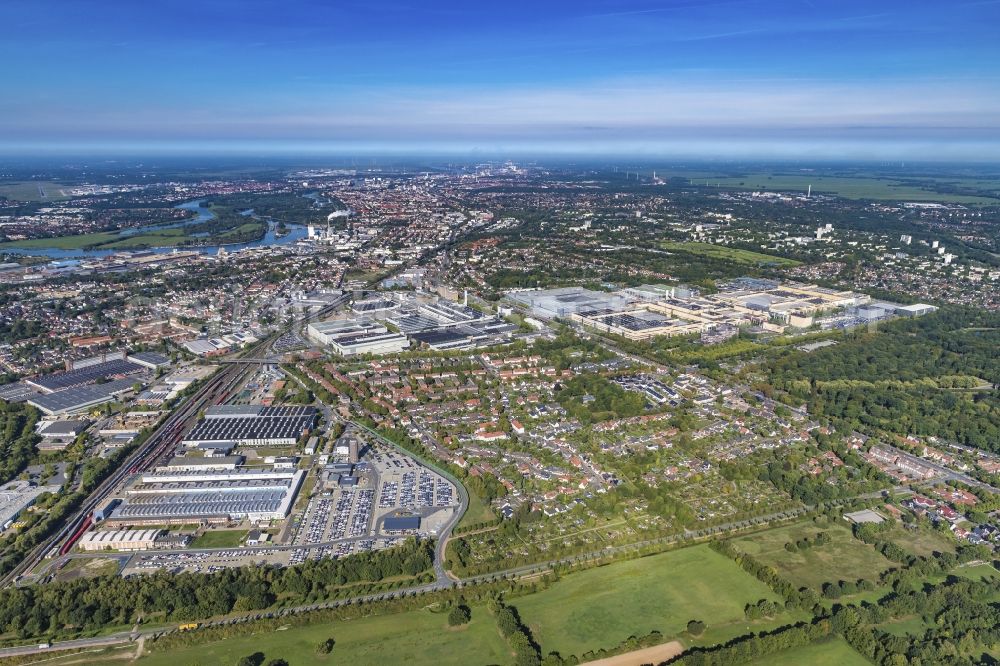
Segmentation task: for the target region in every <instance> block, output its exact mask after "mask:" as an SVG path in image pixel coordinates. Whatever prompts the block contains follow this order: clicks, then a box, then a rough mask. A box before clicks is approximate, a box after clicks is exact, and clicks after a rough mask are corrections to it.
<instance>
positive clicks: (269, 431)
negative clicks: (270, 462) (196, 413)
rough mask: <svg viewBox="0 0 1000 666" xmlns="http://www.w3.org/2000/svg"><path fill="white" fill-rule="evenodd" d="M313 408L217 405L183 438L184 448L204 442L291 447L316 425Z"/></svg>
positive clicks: (315, 414) (203, 443) (207, 411)
mask: <svg viewBox="0 0 1000 666" xmlns="http://www.w3.org/2000/svg"><path fill="white" fill-rule="evenodd" d="M316 416H317V412H316V408H315V407H299V406H292V407H266V406H264V405H217V406H215V407H210V408H208V410H206V412H205V418H204V419H202V420H201V421H199V422H198V423H197V424H195V426H194V428H192V429H191V431H190V432H189V433H188V434H187V435H186V436H185V437H184V439H183V443H184V445H185V446H188V447H197V446H202V445H205V444H228V443H231V444H233V445H235V446H294V445H295V443H296V442H297V441H298V439H299V438H300V437H302V436H303V435H306V434H308V433H309V431H310V430H311V429H312V428H313V427H314V426H315V425H316Z"/></svg>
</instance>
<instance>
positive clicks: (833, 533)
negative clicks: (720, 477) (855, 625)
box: [734, 522, 892, 590]
mask: <svg viewBox="0 0 1000 666" xmlns="http://www.w3.org/2000/svg"><path fill="white" fill-rule="evenodd" d="M820 531H825V532H828V533H829V534H830V537H831V538H832V541H831V543H829V544H827V545H825V546H814V547H813V548H810V549H808V550H805V551H799V552H795V553H790V552H788V551H787V550H785V544H786V543H787V542H789V541H798V540H799V539H802V538H803V537H809V538H813V537H815V536H816V534H817V533H818V532H820ZM734 544H735V546H736V547H737V548H738V549H739V550H741V551H743V552H744V553H747V554H748V555H752V556H754V557H755V558H757V559H758V560H759V561H761V562H763V563H765V564H769V565H771V566H773V567H774V568H775V569H777V571H778V573H779V574H780V575H781V576H782V577H783V578H785V579H786V580H788V581H789V582H790V583H792V584H793V585H795V586H796V587H800V586H806V587H811V588H813V589H816V590H819V589H820V588H821V587H822V584H823V583H826V582H833V581H838V580H857V579H858V578H867V579H869V580H875V579H876V578H877V576H878V575H879V574H880V573H882V572H883V571H885V570H886V569H889V568H891V567H892V562H890V561H889V560H887V559H886V558H884V557H882V555H881V554H880V553H878V552H877V551H876V550H875V548H874V547H873V546H869V545H867V544H864V543H862V542H860V541H858V540H857V539H855V538H854V537H853V536H851V532H850V530H849V529H847V527H845V526H843V525H841V524H840V523H835V524H832V525H830V526H827V527H822V526H817V525H814V524H813V523H811V522H802V523H796V524H795V525H789V526H787V527H779V528H777V529H773V530H767V531H765V532H758V533H756V534H752V535H749V536H746V537H743V538H740V539H737V540H736V541H735V542H734Z"/></svg>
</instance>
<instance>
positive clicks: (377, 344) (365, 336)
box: [330, 330, 410, 356]
mask: <svg viewBox="0 0 1000 666" xmlns="http://www.w3.org/2000/svg"><path fill="white" fill-rule="evenodd" d="M409 346H410V341H409V339H407V337H406V336H405V335H403V334H402V333H390V332H388V330H386V332H385V333H362V334H359V335H351V336H347V337H343V338H337V339H336V340H334V341H333V342H331V343H330V347H332V348H333V351H334V352H336V353H337V354H340V355H341V356H359V355H361V354H375V355H379V354H395V353H398V352H401V351H403V350H405V349H407V348H408V347H409Z"/></svg>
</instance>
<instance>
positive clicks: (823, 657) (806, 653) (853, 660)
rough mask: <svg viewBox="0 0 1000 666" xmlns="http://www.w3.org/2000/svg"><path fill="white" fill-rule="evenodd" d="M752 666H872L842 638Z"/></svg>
mask: <svg viewBox="0 0 1000 666" xmlns="http://www.w3.org/2000/svg"><path fill="white" fill-rule="evenodd" d="M749 663H750V666H801V665H802V664H809V666H870V663H871V662H869V661H868V660H867V659H865V658H864V657H862V656H861V655H860V654H858V653H857V652H856V651H855V650H854V648H852V647H851V646H850V645H848V644H847V642H846V641H845V640H844V639H842V638H840V637H836V638H829V639H827V640H822V641H816V642H815V643H810V644H809V645H803V646H802V647H797V648H792V649H791V650H785V651H784V652H779V653H777V654H772V655H768V656H766V657H762V658H761V659H756V660H754V661H751V662H749Z"/></svg>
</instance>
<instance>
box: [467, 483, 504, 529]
mask: <svg viewBox="0 0 1000 666" xmlns="http://www.w3.org/2000/svg"><path fill="white" fill-rule="evenodd" d="M495 518H496V514H495V513H493V509H491V508H490V506H489V505H488V504H486V502H484V501H483V498H481V497H480V496H479V495H477V494H476V493H474V492H471V491H470V492H469V508H468V509H467V510H466V512H465V515H464V516H462V520H461V521H459V523H458V525H457V526H458V527H466V526H468V525H475V524H477V523H484V522H486V521H488V520H494V519H495Z"/></svg>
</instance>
